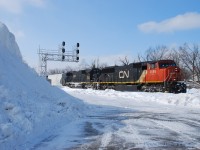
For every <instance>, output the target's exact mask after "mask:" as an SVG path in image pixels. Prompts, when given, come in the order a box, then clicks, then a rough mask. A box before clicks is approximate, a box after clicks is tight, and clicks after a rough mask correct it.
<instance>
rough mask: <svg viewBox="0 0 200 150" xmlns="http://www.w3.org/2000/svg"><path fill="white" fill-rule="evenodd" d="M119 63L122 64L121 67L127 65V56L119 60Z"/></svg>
mask: <svg viewBox="0 0 200 150" xmlns="http://www.w3.org/2000/svg"><path fill="white" fill-rule="evenodd" d="M119 61H120V62H121V63H122V65H123V66H127V65H129V59H128V58H127V56H125V57H124V58H119Z"/></svg>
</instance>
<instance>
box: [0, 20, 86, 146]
mask: <svg viewBox="0 0 200 150" xmlns="http://www.w3.org/2000/svg"><path fill="white" fill-rule="evenodd" d="M84 109H85V105H84V103H83V102H81V101H79V100H77V99H75V98H73V97H71V96H69V95H68V94H66V93H65V92H63V91H61V90H60V89H58V88H56V87H51V85H50V84H49V83H48V82H47V81H46V80H44V79H43V78H41V77H39V76H38V75H37V74H36V72H35V71H34V70H31V69H30V68H29V67H28V66H27V65H26V64H25V63H24V62H23V60H22V57H21V53H20V51H19V48H18V45H17V43H16V42H15V37H14V35H13V34H12V33H10V32H9V31H8V28H7V27H6V26H5V25H4V24H3V23H1V22H0V149H1V150H3V149H20V148H21V147H22V146H24V147H26V148H28V149H29V148H30V146H31V144H33V143H34V142H38V141H39V140H41V139H43V138H45V137H46V136H49V135H48V131H50V130H52V129H56V128H59V126H60V125H62V124H66V123H67V122H68V121H70V120H73V119H75V118H77V117H79V116H81V115H82V114H83V112H84ZM80 111H81V113H80ZM58 122H59V124H58ZM56 123H57V124H56Z"/></svg>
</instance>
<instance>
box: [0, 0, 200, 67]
mask: <svg viewBox="0 0 200 150" xmlns="http://www.w3.org/2000/svg"><path fill="white" fill-rule="evenodd" d="M199 6H200V1H199V0H173V1H172V0H0V21H1V22H3V23H5V24H6V25H7V26H8V28H9V29H10V31H11V32H13V33H14V34H15V36H16V40H17V42H18V45H19V47H20V50H21V53H22V55H23V57H24V60H25V61H26V62H27V63H28V64H29V65H30V66H31V67H34V68H37V66H38V55H37V50H38V48H39V46H40V47H41V48H46V49H58V46H59V44H60V43H61V42H62V41H63V40H64V41H65V42H66V46H67V48H66V49H67V50H72V49H73V47H74V45H75V44H76V43H77V42H79V43H80V59H81V60H80V63H78V64H76V66H78V65H80V64H81V63H83V60H84V61H86V62H87V63H90V62H91V60H94V59H97V58H99V60H100V62H102V63H107V64H109V65H114V64H115V63H117V62H118V60H119V57H121V58H123V57H124V56H128V58H129V59H130V60H134V59H136V58H137V55H138V54H143V53H144V52H145V51H146V50H147V49H148V48H149V47H155V46H158V45H166V46H169V47H172V46H179V45H181V44H183V43H185V42H187V43H196V44H199V43H200V38H199V35H200V10H199ZM65 66H74V63H57V62H48V69H51V68H54V67H61V68H65Z"/></svg>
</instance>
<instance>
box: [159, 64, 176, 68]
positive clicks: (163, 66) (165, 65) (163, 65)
mask: <svg viewBox="0 0 200 150" xmlns="http://www.w3.org/2000/svg"><path fill="white" fill-rule="evenodd" d="M170 66H176V64H175V63H160V64H159V67H160V68H167V67H170Z"/></svg>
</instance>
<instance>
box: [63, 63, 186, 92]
mask: <svg viewBox="0 0 200 150" xmlns="http://www.w3.org/2000/svg"><path fill="white" fill-rule="evenodd" d="M181 80H182V79H181V70H180V68H179V67H178V66H177V65H176V63H175V62H174V61H173V60H159V61H146V62H136V63H131V64H129V65H126V66H109V67H105V68H103V69H98V68H93V69H86V70H80V71H71V72H67V73H64V74H62V78H61V84H62V85H63V86H69V87H80V88H95V89H115V90H119V91H146V92H170V93H186V84H185V83H184V82H182V81H181Z"/></svg>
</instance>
